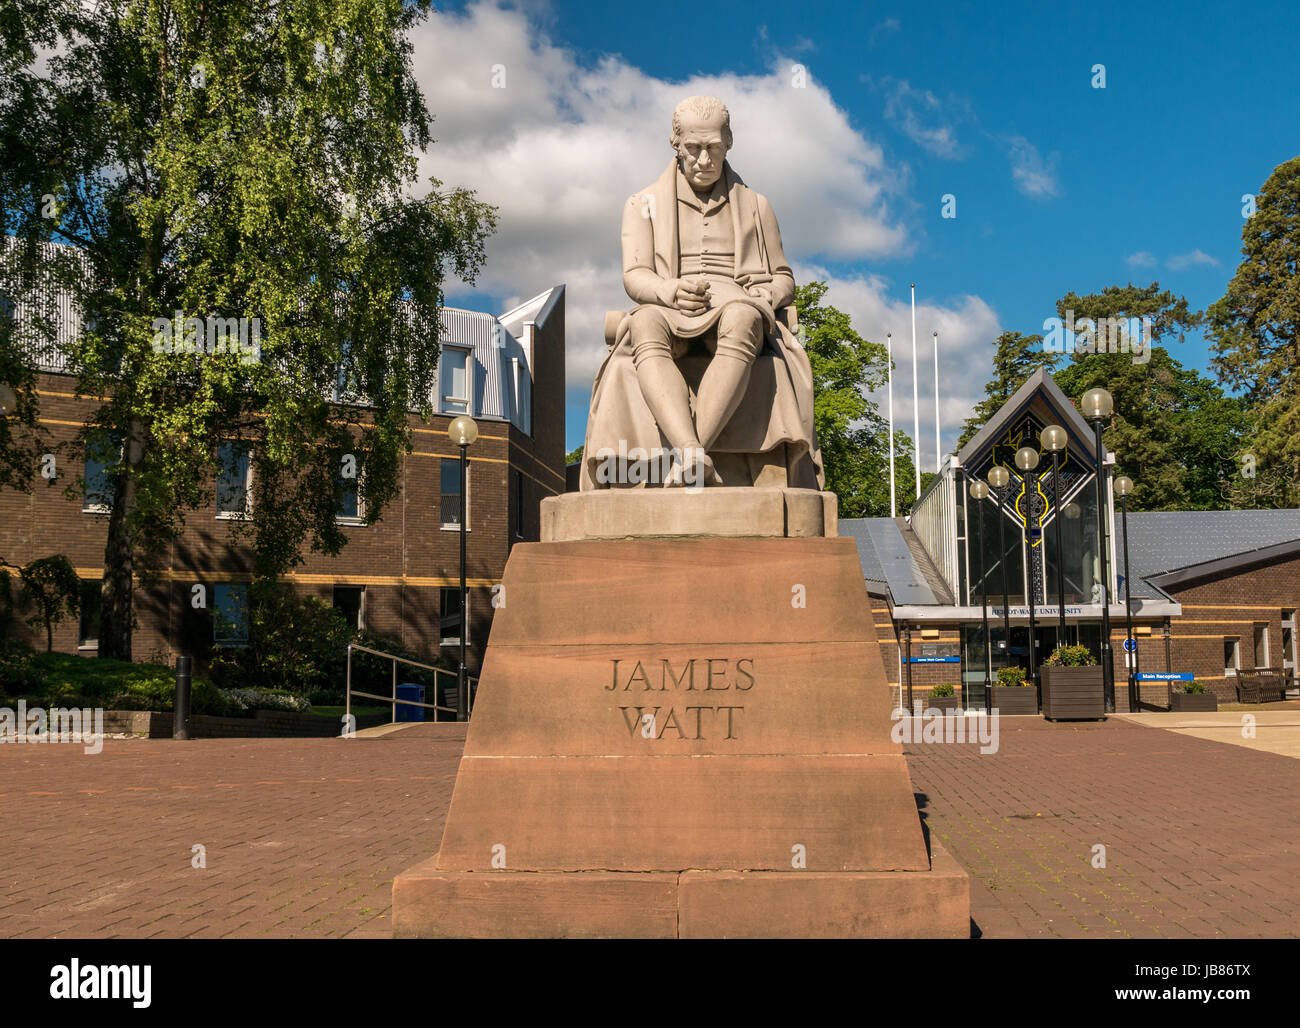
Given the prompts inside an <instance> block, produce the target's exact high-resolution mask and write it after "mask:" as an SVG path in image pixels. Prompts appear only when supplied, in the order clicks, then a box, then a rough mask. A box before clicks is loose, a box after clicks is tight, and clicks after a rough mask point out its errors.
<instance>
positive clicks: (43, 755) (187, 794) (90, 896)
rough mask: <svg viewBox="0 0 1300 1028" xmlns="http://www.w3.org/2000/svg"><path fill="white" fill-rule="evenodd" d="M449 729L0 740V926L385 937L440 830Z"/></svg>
mask: <svg viewBox="0 0 1300 1028" xmlns="http://www.w3.org/2000/svg"><path fill="white" fill-rule="evenodd" d="M449 730H450V731H451V732H455V731H456V729H455V727H454V726H450V728H449V726H442V727H441V728H440V729H438V731H439V732H441V733H442V734H441V736H440V737H438V738H431V737H430V736H431V735H432V733H433V731H434V729H433V728H432V726H429V727H427V728H425V727H421V728H416V729H411V730H408V731H407V732H403V733H399V734H396V735H392V736H388V737H386V738H383V739H355V740H341V739H319V740H317V739H283V740H281V739H256V740H233V739H199V740H194V741H191V742H188V743H177V742H171V741H170V740H168V741H143V740H125V739H123V740H118V739H107V740H105V742H104V749H103V752H102V753H100V754H98V755H90V754H86V753H84V752H83V749H82V747H81V746H77V745H67V744H52V745H27V744H23V745H15V744H10V745H4V746H0V937H37V936H41V937H51V936H63V937H79V936H94V937H100V936H122V937H133V938H140V937H148V936H163V937H168V938H171V937H178V936H196V937H217V936H246V937H254V938H256V937H286V936H343V935H381V936H387V935H389V934H390V929H389V914H390V907H391V899H392V892H391V890H392V881H393V876H394V875H396V874H397V873H398V872H399V871H402V870H404V869H405V868H407V867H409V866H410V865H412V864H414V863H416V862H417V861H418V860H421V859H423V858H425V857H427V856H428V855H429V854H431V853H432V852H434V851H435V850H436V849H437V847H438V843H439V840H440V839H441V837H442V825H443V818H444V816H445V814H446V809H447V805H448V803H449V802H450V800H451V789H452V783H453V781H454V780H455V775H456V767H457V764H458V762H459V759H460V751H461V746H462V744H463V739H464V736H463V732H462V733H461V734H460V737H459V738H457V737H454V736H453V737H451V738H448V737H447V733H448V731H449ZM195 844H201V845H203V846H205V847H206V850H207V853H206V857H207V867H206V869H203V870H196V869H194V868H192V867H191V864H190V862H191V857H192V853H191V847H192V846H194V845H195Z"/></svg>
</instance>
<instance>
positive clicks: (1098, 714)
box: [1039, 646, 1106, 721]
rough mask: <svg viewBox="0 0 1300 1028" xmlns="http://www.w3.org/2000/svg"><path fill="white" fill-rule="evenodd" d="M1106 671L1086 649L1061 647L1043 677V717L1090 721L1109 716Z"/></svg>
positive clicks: (1051, 657) (1041, 673)
mask: <svg viewBox="0 0 1300 1028" xmlns="http://www.w3.org/2000/svg"><path fill="white" fill-rule="evenodd" d="M1101 672H1102V669H1101V665H1099V664H1098V663H1097V662H1096V661H1095V660H1094V659H1093V656H1092V654H1091V653H1090V652H1089V651H1088V648H1087V647H1086V646H1058V647H1057V648H1056V649H1054V650H1053V651H1052V655H1051V656H1050V657H1048V658H1047V663H1045V664H1044V665H1043V666H1042V668H1040V669H1039V674H1040V676H1041V678H1042V683H1043V717H1045V718H1047V719H1049V720H1051V721H1089V720H1096V719H1100V718H1102V717H1104V716H1105V713H1106V697H1105V682H1104V680H1103V678H1102V673H1101Z"/></svg>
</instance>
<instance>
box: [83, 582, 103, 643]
mask: <svg viewBox="0 0 1300 1028" xmlns="http://www.w3.org/2000/svg"><path fill="white" fill-rule="evenodd" d="M102 589H103V583H102V582H97V581H95V580H94V579H86V580H84V581H82V583H81V612H80V616H79V619H78V625H77V649H79V650H95V651H98V650H99V612H100V609H101V607H102V605H103V600H104V597H103V592H102Z"/></svg>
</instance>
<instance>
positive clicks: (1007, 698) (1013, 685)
mask: <svg viewBox="0 0 1300 1028" xmlns="http://www.w3.org/2000/svg"><path fill="white" fill-rule="evenodd" d="M993 707H994V709H996V710H998V711H1001V712H1002V713H1003V714H1037V713H1038V692H1037V690H1034V689H1030V688H1029V683H1028V682H1027V681H1026V680H1025V669H1024V668H1022V667H1015V666H1012V667H1002V668H998V684H997V685H995V686H994V687H993Z"/></svg>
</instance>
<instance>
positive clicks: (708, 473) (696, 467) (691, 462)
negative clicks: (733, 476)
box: [664, 447, 722, 489]
mask: <svg viewBox="0 0 1300 1028" xmlns="http://www.w3.org/2000/svg"><path fill="white" fill-rule="evenodd" d="M706 485H722V476H721V475H719V474H718V471H717V468H715V467H714V466H713V461H712V459H710V457H709V455H708V454H707V453H706V452H705V451H704V449H703V448H698V449H697V448H695V447H690V448H688V449H687V451H686V453H685V454H684V455H683V456H682V458H681V459H680V460H674V461H673V466H672V468H670V469H669V471H668V474H667V475H666V476H665V477H664V486H665V487H667V488H676V489H681V488H691V489H701V488H703V487H704V486H706Z"/></svg>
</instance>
